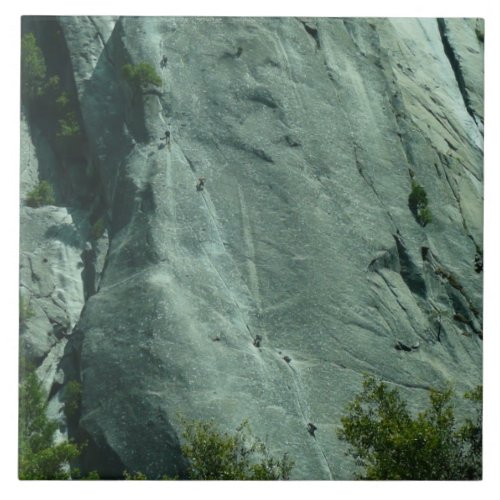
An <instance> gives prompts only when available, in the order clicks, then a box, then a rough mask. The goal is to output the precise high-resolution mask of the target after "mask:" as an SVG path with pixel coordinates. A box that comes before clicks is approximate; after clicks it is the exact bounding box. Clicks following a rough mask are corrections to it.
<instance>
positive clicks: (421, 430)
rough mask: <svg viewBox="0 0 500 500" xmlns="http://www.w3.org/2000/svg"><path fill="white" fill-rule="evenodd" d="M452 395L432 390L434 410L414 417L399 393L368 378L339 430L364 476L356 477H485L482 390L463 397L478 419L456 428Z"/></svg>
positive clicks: (431, 399) (448, 392)
mask: <svg viewBox="0 0 500 500" xmlns="http://www.w3.org/2000/svg"><path fill="white" fill-rule="evenodd" d="M452 396H453V393H452V391H451V390H450V389H448V390H446V391H444V392H438V391H434V390H433V391H431V392H430V396H429V399H430V407H429V408H428V409H426V410H425V411H423V412H421V413H419V414H418V415H417V416H416V417H415V418H414V417H412V416H411V415H410V413H409V412H408V410H407V407H406V403H405V402H404V401H403V400H402V398H401V396H400V394H399V392H398V391H397V390H396V389H394V390H390V389H389V388H388V387H387V385H386V384H384V383H383V382H380V381H377V380H375V379H374V378H372V377H366V378H365V380H364V384H363V391H362V392H361V394H359V395H358V396H357V397H356V398H355V400H354V401H353V402H352V403H351V404H350V405H349V406H348V408H347V411H348V414H347V415H346V416H344V417H342V419H341V422H342V427H341V428H340V429H339V431H338V436H339V438H340V439H341V440H343V441H346V442H347V443H348V444H349V445H350V446H351V448H350V450H349V453H350V454H351V455H352V456H353V457H354V458H355V460H356V463H357V464H358V465H359V466H361V467H363V469H364V472H363V473H362V474H359V475H358V476H357V478H358V479H410V480H436V479H439V480H457V479H458V480H463V479H481V475H482V464H481V453H482V388H481V387H478V388H476V389H475V390H474V391H472V392H471V393H468V394H466V395H465V397H466V398H467V399H470V400H471V401H472V402H473V403H474V404H475V406H476V415H475V417H474V418H473V419H467V420H466V422H465V424H464V425H463V426H462V427H460V428H457V425H456V422H455V416H454V409H453V405H452V403H451V398H452Z"/></svg>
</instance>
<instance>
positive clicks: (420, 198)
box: [408, 179, 432, 227]
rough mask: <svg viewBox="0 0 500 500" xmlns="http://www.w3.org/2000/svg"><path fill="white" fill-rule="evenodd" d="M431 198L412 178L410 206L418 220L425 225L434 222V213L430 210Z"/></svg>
mask: <svg viewBox="0 0 500 500" xmlns="http://www.w3.org/2000/svg"><path fill="white" fill-rule="evenodd" d="M428 205H429V200H428V199H427V193H426V191H425V189H424V188H423V187H422V186H421V185H420V184H419V183H418V182H417V181H416V180H415V179H412V180H411V192H410V195H409V196H408V206H409V207H410V210H411V211H412V213H413V215H414V216H415V219H416V220H417V222H418V223H419V224H420V225H421V226H422V227H425V226H426V225H427V224H429V222H432V214H431V211H430V210H429V206H428Z"/></svg>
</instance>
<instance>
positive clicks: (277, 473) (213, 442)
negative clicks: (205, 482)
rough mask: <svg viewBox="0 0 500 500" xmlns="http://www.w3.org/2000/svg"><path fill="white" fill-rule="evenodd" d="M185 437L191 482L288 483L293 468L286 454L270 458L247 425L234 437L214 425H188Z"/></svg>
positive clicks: (184, 447)
mask: <svg viewBox="0 0 500 500" xmlns="http://www.w3.org/2000/svg"><path fill="white" fill-rule="evenodd" d="M183 437H184V439H185V444H184V445H183V446H182V447H181V449H182V453H183V455H184V456H185V457H186V458H187V460H188V462H189V466H188V479H216V480H221V479H222V480H228V479H229V480H231V479H232V480H248V479H250V480H276V479H288V478H289V476H290V471H291V470H292V467H293V462H292V461H291V460H290V459H289V458H288V457H287V455H286V454H285V455H283V457H282V458H281V459H276V458H274V457H272V456H270V454H269V452H268V450H267V449H266V446H265V445H264V443H263V442H262V441H260V440H259V439H258V438H256V437H255V436H253V435H252V433H251V430H250V427H249V425H248V423H247V422H243V423H242V424H241V425H240V426H239V427H238V429H237V430H236V433H234V434H228V433H221V432H219V431H218V430H217V428H216V427H215V425H214V424H213V423H212V422H199V421H195V422H189V423H185V431H184V433H183Z"/></svg>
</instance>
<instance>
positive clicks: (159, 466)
mask: <svg viewBox="0 0 500 500" xmlns="http://www.w3.org/2000/svg"><path fill="white" fill-rule="evenodd" d="M23 29H24V31H25V32H28V31H32V32H34V33H35V34H36V36H37V39H38V40H39V43H40V46H41V48H42V50H43V52H44V55H45V58H46V60H47V68H48V71H49V73H50V71H53V72H58V74H59V75H61V81H62V84H63V85H64V86H65V88H66V89H67V91H68V93H69V94H70V95H72V96H73V98H74V101H75V102H76V103H77V108H78V109H77V117H78V122H79V125H80V128H81V130H82V138H81V143H80V144H79V146H78V148H77V151H76V152H75V150H72V151H71V153H72V154H68V153H67V152H64V151H61V149H58V146H57V144H56V143H55V138H54V134H52V135H51V132H50V127H49V126H47V120H48V118H47V117H46V116H44V117H33V116H32V114H30V112H29V110H28V109H23V120H22V127H21V134H22V154H21V190H22V196H23V199H24V197H25V195H26V193H27V191H28V190H30V189H32V188H33V186H34V185H35V184H36V182H37V180H38V179H41V178H43V179H49V180H50V181H51V182H52V183H53V185H54V187H55V190H56V200H57V201H56V204H57V206H48V207H42V208H30V207H26V206H22V209H21V293H22V295H23V297H25V299H24V300H25V301H28V302H29V303H30V304H31V307H32V311H30V314H29V315H28V316H29V317H27V318H25V320H24V321H23V325H22V331H21V345H22V347H23V353H25V355H26V356H28V357H29V359H30V360H31V361H32V362H33V363H35V364H36V365H37V366H39V374H41V375H43V378H44V380H45V381H46V384H47V388H50V395H51V398H52V400H53V402H57V401H60V400H61V399H62V393H63V390H64V384H65V383H66V382H67V381H69V380H78V381H79V382H80V383H81V389H82V401H81V408H80V412H79V415H78V417H79V418H78V422H77V423H76V424H74V425H70V426H69V434H70V435H72V436H75V437H77V438H81V439H85V441H87V442H88V446H87V448H86V451H85V455H84V457H83V458H82V464H81V467H82V469H83V470H98V471H99V472H100V474H101V476H103V477H120V476H121V474H122V472H123V470H125V469H126V470H129V471H142V472H143V473H146V474H147V475H148V476H151V477H159V476H161V475H162V474H164V473H169V474H175V473H176V472H178V473H181V474H182V470H183V461H182V458H181V455H180V452H179V440H180V439H181V438H180V436H181V430H182V426H181V423H180V418H181V417H187V418H190V419H203V420H208V419H214V420H215V421H216V422H217V423H218V424H219V425H220V426H221V428H223V429H228V430H232V429H235V428H236V426H237V425H238V424H239V423H240V422H241V421H242V420H243V419H248V420H249V422H250V424H251V426H252V428H253V429H254V431H255V433H256V434H258V435H259V436H260V437H262V438H263V439H265V440H266V442H267V444H268V446H269V448H270V450H271V451H272V452H273V453H276V454H282V453H284V452H287V453H288V454H289V456H290V457H291V458H292V459H294V460H295V462H296V466H295V468H294V470H293V472H292V477H293V478H296V479H347V478H350V477H352V471H353V464H352V462H351V460H350V459H349V458H348V457H346V456H345V455H344V451H345V446H344V444H342V443H340V442H339V441H338V440H337V437H336V428H337V427H338V426H339V423H340V416H341V415H342V414H343V412H344V409H345V406H346V404H347V403H348V402H349V401H351V400H352V399H353V397H354V395H355V394H356V393H357V392H358V391H359V390H360V386H361V380H362V377H363V374H364V373H370V374H374V375H376V376H378V377H381V378H382V379H384V380H385V381H387V382H389V383H390V384H393V385H395V386H396V387H398V388H400V389H401V390H402V391H403V394H404V395H405V397H406V398H407V399H408V401H409V402H410V406H411V407H412V408H413V409H414V410H417V409H419V408H421V406H422V404H424V402H425V401H426V399H427V392H426V391H427V389H428V388H430V387H443V386H444V385H445V384H446V383H447V382H448V381H450V382H451V383H452V384H453V385H454V386H455V387H456V388H457V389H458V390H459V391H462V390H468V389H470V388H472V387H473V386H475V385H476V384H478V383H480V382H481V374H482V274H481V272H478V270H477V267H475V259H476V260H477V258H478V255H480V256H481V259H482V234H483V233H482V186H483V168H482V158H483V145H482V144H483V142H482V139H483V137H482V134H483V116H484V113H483V95H482V78H483V41H482V36H481V33H482V22H481V21H479V20H458V19H454V20H448V19H444V20H435V19H390V20H388V19H386V20H384V19H373V20H372V19H345V20H343V19H328V18H321V19H313V18H308V19H304V18H303V19H296V18H294V19H292V18H258V19H252V18H181V17H178V18H159V17H158V18H154V17H133V18H132V17H130V18H127V17H125V18H118V17H106V18H104V17H61V18H37V17H28V18H24V21H23ZM56 38H57V40H56ZM164 56H166V58H165V57H164ZM162 61H163V62H162ZM141 62H147V63H149V64H151V65H153V66H154V67H155V69H156V71H157V72H158V74H159V75H160V76H161V79H162V85H161V86H154V85H150V86H149V87H148V88H146V89H144V91H143V92H142V93H139V94H138V93H137V92H136V91H134V90H133V89H132V88H131V87H130V85H129V84H128V83H127V82H126V81H125V80H124V79H123V77H122V72H121V69H122V67H123V65H124V64H138V63H141ZM166 130H168V131H169V132H170V134H171V136H170V142H169V144H166V141H165V140H161V138H162V137H164V136H165V131H166ZM200 177H204V178H205V183H204V186H203V189H197V188H196V186H197V183H198V179H199V178H200ZM412 181H415V182H418V185H420V186H421V187H422V188H423V189H424V190H425V193H426V195H427V201H428V206H427V208H428V210H429V211H430V213H431V221H430V222H422V219H419V216H418V214H416V213H412V210H410V206H409V201H408V200H409V195H410V193H411V191H412V185H413V184H414V183H412ZM96 221H100V222H99V223H100V224H101V225H103V228H104V231H99V234H95V233H96V231H95V230H94V231H93V228H95V225H96V223H97V222H96ZM87 242H89V244H90V248H89V247H88V246H87V247H86V243H87ZM90 250H92V252H94V254H88V252H89V251H90ZM85 252H87V253H85ZM89 255H90V257H89ZM89 266H92V268H91V269H89ZM93 273H94V274H93ZM89 280H90V281H89ZM257 339H258V340H257ZM53 404H54V405H55V407H56V408H57V405H56V404H55V403H53ZM61 418H62V417H61ZM62 420H64V419H63V418H62ZM311 422H314V425H313V427H314V429H313V431H312V432H311V427H310V426H311Z"/></svg>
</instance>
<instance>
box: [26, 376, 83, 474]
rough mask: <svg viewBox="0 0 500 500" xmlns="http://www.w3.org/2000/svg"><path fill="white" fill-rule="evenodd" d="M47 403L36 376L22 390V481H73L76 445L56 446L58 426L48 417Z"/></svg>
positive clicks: (29, 379)
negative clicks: (55, 435)
mask: <svg viewBox="0 0 500 500" xmlns="http://www.w3.org/2000/svg"><path fill="white" fill-rule="evenodd" d="M46 411H47V401H46V398H45V394H44V393H43V389H42V386H41V383H40V381H39V380H38V378H37V376H36V374H35V373H33V372H31V373H28V374H26V375H25V376H24V378H23V381H22V383H21V385H20V388H19V479H69V478H70V472H69V465H68V464H69V462H70V460H72V459H74V458H75V457H77V456H78V454H79V450H78V447H77V446H76V445H75V444H73V443H67V442H66V443H59V444H54V433H55V432H56V430H57V422H55V421H53V420H50V419H49V418H48V417H47V414H46Z"/></svg>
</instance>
